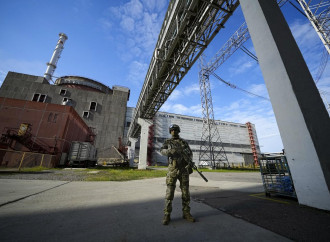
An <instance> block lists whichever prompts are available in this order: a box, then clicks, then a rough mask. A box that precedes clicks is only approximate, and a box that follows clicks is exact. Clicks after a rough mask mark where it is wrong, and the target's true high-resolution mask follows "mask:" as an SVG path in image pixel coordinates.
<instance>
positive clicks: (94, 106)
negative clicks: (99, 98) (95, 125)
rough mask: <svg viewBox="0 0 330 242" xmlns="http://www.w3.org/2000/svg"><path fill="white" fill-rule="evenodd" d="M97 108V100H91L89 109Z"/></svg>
mask: <svg viewBox="0 0 330 242" xmlns="http://www.w3.org/2000/svg"><path fill="white" fill-rule="evenodd" d="M96 108H97V102H91V104H90V106H89V110H93V111H96Z"/></svg>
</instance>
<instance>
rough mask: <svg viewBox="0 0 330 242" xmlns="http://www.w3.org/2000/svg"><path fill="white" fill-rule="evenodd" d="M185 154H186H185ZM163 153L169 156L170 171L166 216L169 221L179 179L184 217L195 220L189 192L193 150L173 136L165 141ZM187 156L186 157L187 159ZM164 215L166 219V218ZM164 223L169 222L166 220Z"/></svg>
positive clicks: (167, 179) (166, 197) (167, 183)
mask: <svg viewBox="0 0 330 242" xmlns="http://www.w3.org/2000/svg"><path fill="white" fill-rule="evenodd" d="M183 153H184V154H185V156H184V155H183ZM161 154H162V155H166V156H168V162H169V165H168V173H167V176H166V185H167V190H166V196H165V208H164V214H165V217H166V216H168V222H169V220H170V218H169V215H170V214H171V211H172V200H173V198H174V191H175V186H176V181H177V180H179V182H180V188H181V192H182V212H183V217H184V218H185V219H187V220H188V221H191V222H194V221H195V220H194V218H193V217H192V216H191V215H190V207H189V204H190V193H189V174H190V173H192V169H191V168H190V167H189V169H188V168H187V167H188V160H186V159H187V157H189V158H190V159H192V151H191V149H190V148H189V145H188V143H187V142H186V141H185V140H183V139H181V138H180V137H179V136H178V137H172V138H171V139H168V140H166V141H165V143H164V144H163V146H162V148H161ZM185 158H186V159H185ZM165 217H164V220H165ZM188 217H189V218H188ZM164 220H163V224H165V225H166V224H168V222H167V223H166V221H165V222H164Z"/></svg>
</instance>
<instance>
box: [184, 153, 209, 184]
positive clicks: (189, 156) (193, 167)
mask: <svg viewBox="0 0 330 242" xmlns="http://www.w3.org/2000/svg"><path fill="white" fill-rule="evenodd" d="M182 155H183V157H184V159H185V160H186V161H188V165H187V167H186V168H187V169H189V167H190V168H192V169H194V170H195V171H197V173H198V174H199V175H200V176H201V177H202V178H203V179H204V181H206V182H208V180H207V178H206V177H205V176H204V175H203V174H202V172H201V171H199V170H198V168H197V166H196V165H195V163H194V162H193V161H192V159H191V151H190V150H189V149H187V148H185V149H183V152H182Z"/></svg>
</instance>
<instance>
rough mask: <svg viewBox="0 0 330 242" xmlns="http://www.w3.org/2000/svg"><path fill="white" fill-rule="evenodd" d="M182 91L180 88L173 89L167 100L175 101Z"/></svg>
mask: <svg viewBox="0 0 330 242" xmlns="http://www.w3.org/2000/svg"><path fill="white" fill-rule="evenodd" d="M182 95H183V93H182V92H181V91H180V90H177V89H175V90H174V91H173V92H172V93H171V95H170V96H169V98H168V101H175V100H177V99H180V98H181V97H182Z"/></svg>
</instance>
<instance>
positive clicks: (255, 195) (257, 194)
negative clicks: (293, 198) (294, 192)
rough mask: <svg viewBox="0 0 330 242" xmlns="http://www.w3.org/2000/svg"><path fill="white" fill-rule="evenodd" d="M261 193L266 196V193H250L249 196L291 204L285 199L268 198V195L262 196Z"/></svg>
mask: <svg viewBox="0 0 330 242" xmlns="http://www.w3.org/2000/svg"><path fill="white" fill-rule="evenodd" d="M260 195H262V196H264V195H265V193H256V194H250V195H249V196H251V197H256V198H260V199H265V200H269V201H273V202H278V203H284V204H290V203H289V202H285V201H282V200H277V199H273V198H268V197H260Z"/></svg>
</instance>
